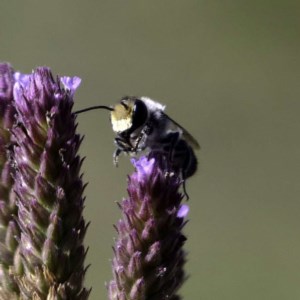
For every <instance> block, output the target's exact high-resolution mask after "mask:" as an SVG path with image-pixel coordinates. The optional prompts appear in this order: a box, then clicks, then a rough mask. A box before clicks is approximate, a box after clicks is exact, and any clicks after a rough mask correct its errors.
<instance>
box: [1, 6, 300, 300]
mask: <svg viewBox="0 0 300 300" xmlns="http://www.w3.org/2000/svg"><path fill="white" fill-rule="evenodd" d="M299 33H300V1H275V0H273V1H238V0H236V1H234V0H232V1H221V0H218V1H201V0H198V1H179V0H173V1H170V0H167V1H124V0H123V1H121V0H119V1H109V0H106V1H74V0H73V1H70V0H68V1H66V0H65V1H47V2H46V1H33V0H30V1H29V0H28V1H16V0H10V1H3V0H2V1H1V4H0V60H2V61H9V62H11V63H12V64H13V66H14V67H15V69H17V70H20V71H22V72H24V73H26V72H30V71H31V70H32V69H33V68H35V67H36V66H39V65H47V66H50V67H51V68H52V70H53V72H54V73H55V74H60V75H78V76H80V77H81V78H82V79H83V82H82V85H81V87H80V89H79V91H78V93H77V94H76V99H75V100H76V104H75V109H81V108H83V107H86V106H90V105H96V104H108V105H109V104H114V103H115V102H117V101H118V100H119V98H120V97H121V96H123V95H145V96H149V97H151V98H153V99H157V100H159V101H160V102H162V103H164V104H166V105H167V113H168V114H169V115H170V116H172V117H173V118H174V119H175V120H177V121H178V122H179V123H180V124H182V125H183V126H184V127H186V128H187V129H188V130H189V131H190V132H191V133H192V134H193V135H194V136H195V137H196V138H197V139H198V140H199V142H200V144H201V146H202V149H201V151H199V153H198V157H199V161H200V168H199V171H198V173H197V175H196V176H194V177H193V178H191V180H189V181H188V184H187V185H188V191H189V194H190V198H191V199H190V201H189V203H188V204H189V205H190V207H191V211H190V222H189V223H188V225H187V226H186V228H185V233H186V235H187V236H188V241H187V243H186V250H187V251H188V263H187V265H186V271H187V273H188V274H189V275H190V278H189V279H188V281H187V282H186V283H185V285H184V286H183V288H182V289H181V290H180V293H181V294H182V296H183V298H184V299H204V300H215V299H216V300H219V299H222V300H238V299H243V300H247V299H249V300H253V299H255V300H266V299H272V300H275V299H278V300H282V299H287V300H296V299H297V300H298V299H300V197H299V194H300V181H299V173H300V172H299V171H300V158H299V147H300V141H299V131H300V121H299V115H300V84H299V81H300V40H299V37H300V35H299ZM78 121H79V128H78V130H79V132H80V133H81V134H84V135H85V140H84V143H83V146H82V148H81V154H82V156H86V157H87V158H86V160H85V163H84V173H85V176H84V179H85V180H86V181H88V182H89V185H88V187H87V189H86V196H87V200H86V209H85V216H86V219H87V220H90V221H91V226H90V227H89V231H88V233H87V237H86V245H88V246H89V247H90V249H89V253H88V256H87V261H86V263H87V264H89V263H91V267H90V269H89V270H88V273H87V277H86V286H87V287H90V286H92V288H93V291H92V295H91V299H92V300H94V299H106V288H105V284H104V283H105V281H109V280H110V279H111V267H110V261H109V260H110V258H111V257H112V251H111V246H112V245H113V237H114V236H116V233H115V231H114V229H113V226H112V225H113V223H115V222H116V221H117V220H118V218H119V217H120V211H119V210H118V208H117V205H116V204H115V201H118V200H121V199H122V198H123V197H126V174H128V173H129V172H131V171H132V166H131V165H130V163H129V162H128V159H127V158H125V157H122V158H121V160H120V166H119V168H114V166H113V164H112V152H113V150H114V145H113V133H112V130H111V127H110V123H109V119H108V114H107V112H106V111H97V112H91V113H88V114H86V115H80V117H78Z"/></svg>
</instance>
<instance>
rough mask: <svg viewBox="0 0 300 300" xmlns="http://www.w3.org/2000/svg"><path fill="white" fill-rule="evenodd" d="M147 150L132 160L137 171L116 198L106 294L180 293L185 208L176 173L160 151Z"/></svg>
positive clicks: (137, 298)
mask: <svg viewBox="0 0 300 300" xmlns="http://www.w3.org/2000/svg"><path fill="white" fill-rule="evenodd" d="M151 156H152V158H151V159H149V158H147V157H141V158H140V159H138V160H132V163H133V165H134V166H135V169H136V171H135V172H134V173H133V174H132V175H131V176H130V177H129V182H128V194H129V197H128V199H125V200H123V201H122V203H121V204H120V207H121V210H122V215H123V218H122V219H121V220H120V221H119V222H118V224H117V226H116V229H117V232H118V238H117V241H116V244H115V247H114V253H115V257H114V258H113V261H112V269H113V274H114V280H112V281H111V282H110V283H109V285H108V293H109V299H110V300H120V299H131V300H146V299H153V300H154V299H157V300H163V299H168V300H179V299H180V297H179V296H178V295H177V294H176V292H177V290H178V288H179V287H180V286H181V284H182V283H183V281H184V271H183V266H184V263H185V252H184V251H183V248H182V247H183V244H184V242H185V240H186V238H185V236H184V235H183V234H182V228H183V226H184V224H185V222H186V221H185V219H184V217H185V216H186V215H187V208H186V207H185V206H181V200H182V195H181V194H180V193H179V188H180V185H181V180H180V176H179V175H178V174H176V173H174V172H173V171H172V170H170V169H169V168H168V166H167V164H166V162H165V160H164V159H163V158H162V157H160V156H158V155H151Z"/></svg>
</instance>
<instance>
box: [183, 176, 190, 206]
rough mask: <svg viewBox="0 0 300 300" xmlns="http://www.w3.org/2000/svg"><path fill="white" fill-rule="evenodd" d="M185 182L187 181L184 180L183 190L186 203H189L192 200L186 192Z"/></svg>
mask: <svg viewBox="0 0 300 300" xmlns="http://www.w3.org/2000/svg"><path fill="white" fill-rule="evenodd" d="M185 182H186V180H185V179H183V181H182V190H183V194H184V196H185V197H186V201H188V200H189V199H190V196H189V194H188V193H187V191H186V184H185Z"/></svg>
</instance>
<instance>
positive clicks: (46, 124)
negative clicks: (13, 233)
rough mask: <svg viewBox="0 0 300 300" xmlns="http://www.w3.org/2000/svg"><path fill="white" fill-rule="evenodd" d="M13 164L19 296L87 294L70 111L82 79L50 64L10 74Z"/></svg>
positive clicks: (76, 143) (80, 189)
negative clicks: (60, 73)
mask: <svg viewBox="0 0 300 300" xmlns="http://www.w3.org/2000/svg"><path fill="white" fill-rule="evenodd" d="M14 78H15V80H16V83H15V85H14V91H13V94H14V100H15V107H16V111H17V121H16V126H14V128H13V129H12V133H13V135H14V147H13V149H12V151H11V156H12V160H13V165H14V167H15V175H14V179H15V193H16V195H17V204H18V209H19V211H18V225H19V227H20V230H21V237H20V239H19V253H20V255H19V256H20V261H21V266H22V268H19V269H18V270H17V271H16V272H15V274H14V275H15V278H16V279H17V282H18V285H19V288H20V294H21V298H22V299H75V300H76V299H87V298H88V295H89V291H87V290H86V289H85V288H84V287H83V279H84V275H85V268H84V258H85V255H86V250H85V248H84V246H83V238H84V235H85V232H86V225H85V221H84V219H83V216H82V212H83V206H84V199H83V197H82V193H83V190H84V184H83V182H82V179H81V175H82V174H81V173H80V166H81V164H82V159H81V158H80V157H79V155H78V154H77V151H78V148H79V146H80V143H81V140H82V138H81V137H80V136H79V135H78V134H76V123H75V116H74V114H73V113H72V112H71V109H72V106H73V98H72V97H73V94H74V92H75V90H76V88H77V87H78V85H79V82H80V79H78V78H77V77H76V78H73V79H72V78H67V79H66V78H65V79H59V78H58V79H57V80H54V79H53V77H52V74H51V71H50V70H49V69H48V68H38V69H36V70H35V71H34V72H33V73H32V74H31V75H23V74H20V73H16V74H15V76H14Z"/></svg>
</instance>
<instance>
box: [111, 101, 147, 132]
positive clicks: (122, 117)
mask: <svg viewBox="0 0 300 300" xmlns="http://www.w3.org/2000/svg"><path fill="white" fill-rule="evenodd" d="M110 116H111V124H112V128H113V131H115V132H117V133H120V132H124V131H126V130H129V129H130V131H134V130H135V129H137V128H138V127H140V126H142V125H143V124H144V123H145V122H146V120H147V117H148V110H147V107H146V105H145V103H144V102H143V101H142V100H140V99H137V98H134V97H125V98H123V99H122V100H121V101H120V103H118V104H116V105H115V106H114V109H113V110H112V111H111V115H110Z"/></svg>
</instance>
